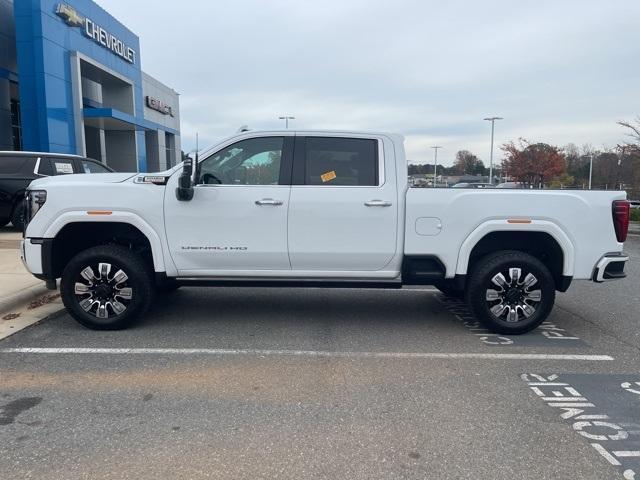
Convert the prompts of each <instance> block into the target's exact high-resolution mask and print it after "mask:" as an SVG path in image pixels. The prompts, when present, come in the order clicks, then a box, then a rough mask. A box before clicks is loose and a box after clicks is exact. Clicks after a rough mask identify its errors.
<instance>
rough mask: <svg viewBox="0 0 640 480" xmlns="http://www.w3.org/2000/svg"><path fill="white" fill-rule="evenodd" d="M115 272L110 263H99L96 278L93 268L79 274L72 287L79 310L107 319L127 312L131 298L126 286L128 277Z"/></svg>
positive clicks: (130, 291)
mask: <svg viewBox="0 0 640 480" xmlns="http://www.w3.org/2000/svg"><path fill="white" fill-rule="evenodd" d="M111 270H115V269H114V268H113V266H112V265H111V264H110V263H99V264H98V274H97V276H96V274H95V272H94V270H93V267H92V266H87V267H85V268H84V269H83V270H82V271H81V272H80V275H79V276H78V278H77V279H76V283H75V286H74V292H75V295H76V299H77V301H78V304H79V305H80V308H82V309H83V310H84V311H85V312H87V313H89V314H91V315H93V316H95V317H96V318H109V316H110V315H115V316H117V315H120V314H122V313H124V312H125V311H126V310H127V307H128V306H129V304H130V302H131V298H132V296H133V291H132V289H131V287H129V286H128V285H127V281H128V280H129V277H128V276H127V274H126V273H125V272H123V271H122V270H120V269H118V270H117V271H116V272H115V273H114V274H113V275H111Z"/></svg>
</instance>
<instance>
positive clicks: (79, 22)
mask: <svg viewBox="0 0 640 480" xmlns="http://www.w3.org/2000/svg"><path fill="white" fill-rule="evenodd" d="M56 15H58V16H59V17H61V18H62V19H63V20H64V21H65V22H66V23H67V24H68V25H70V26H72V27H82V26H83V25H84V17H83V16H82V15H80V14H79V13H78V12H76V10H75V8H73V7H72V6H70V5H67V4H66V3H59V4H58V6H57V7H56Z"/></svg>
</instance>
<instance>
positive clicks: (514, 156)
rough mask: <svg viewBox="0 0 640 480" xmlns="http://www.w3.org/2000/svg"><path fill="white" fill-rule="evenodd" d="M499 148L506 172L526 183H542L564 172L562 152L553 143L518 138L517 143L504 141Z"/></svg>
mask: <svg viewBox="0 0 640 480" xmlns="http://www.w3.org/2000/svg"><path fill="white" fill-rule="evenodd" d="M501 149H502V151H504V153H505V159H504V168H505V170H506V173H507V174H508V175H509V176H511V177H513V178H514V179H515V180H516V181H518V182H522V183H524V184H526V185H537V184H540V185H542V184H544V182H545V181H550V180H552V179H554V178H555V177H559V176H560V175H562V174H563V173H564V172H565V159H564V154H563V152H562V150H561V149H560V148H558V147H555V146H553V145H549V144H547V143H530V142H528V141H527V140H524V139H520V140H519V142H518V144H515V143H514V142H509V143H505V144H504V145H502V147H501Z"/></svg>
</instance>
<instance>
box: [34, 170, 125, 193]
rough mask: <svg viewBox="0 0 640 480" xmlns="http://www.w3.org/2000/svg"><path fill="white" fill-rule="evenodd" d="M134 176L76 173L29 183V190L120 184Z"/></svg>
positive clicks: (39, 179)
mask: <svg viewBox="0 0 640 480" xmlns="http://www.w3.org/2000/svg"><path fill="white" fill-rule="evenodd" d="M136 175H137V174H136V173H76V174H73V175H58V176H55V177H44V178H38V179H36V180H34V181H33V182H31V185H29V188H30V189H31V190H33V189H35V188H44V189H46V188H47V186H49V185H68V184H75V183H83V184H88V183H121V182H124V181H126V180H128V179H130V178H131V177H134V176H136Z"/></svg>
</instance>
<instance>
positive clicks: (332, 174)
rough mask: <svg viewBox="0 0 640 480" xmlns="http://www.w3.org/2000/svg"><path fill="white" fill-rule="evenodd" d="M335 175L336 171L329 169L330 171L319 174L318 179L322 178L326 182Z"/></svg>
mask: <svg viewBox="0 0 640 480" xmlns="http://www.w3.org/2000/svg"><path fill="white" fill-rule="evenodd" d="M336 177H337V175H336V172H335V171H334V170H331V171H330V172H327V173H323V174H322V175H320V180H322V181H323V182H324V183H327V182H330V181H331V180H333V179H334V178H336Z"/></svg>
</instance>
